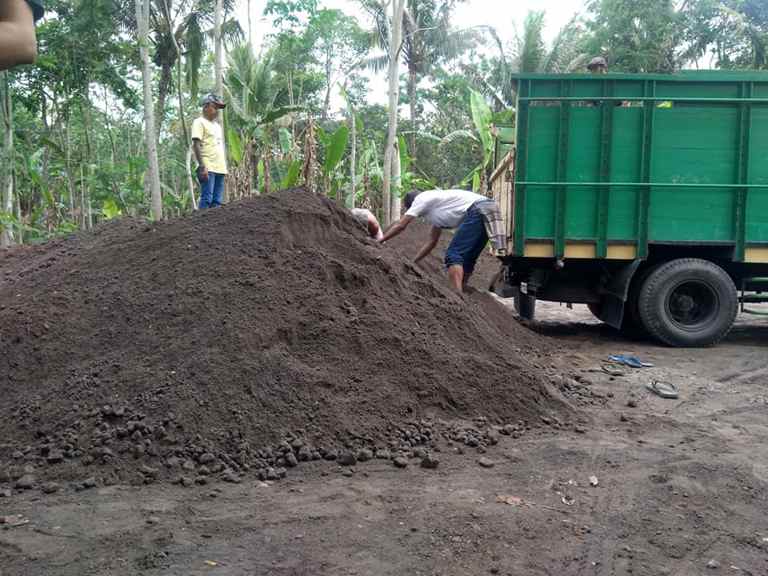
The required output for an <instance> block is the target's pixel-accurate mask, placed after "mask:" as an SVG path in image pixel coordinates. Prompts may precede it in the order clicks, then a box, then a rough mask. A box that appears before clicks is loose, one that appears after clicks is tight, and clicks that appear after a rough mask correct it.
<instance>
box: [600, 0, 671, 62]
mask: <svg viewBox="0 0 768 576" xmlns="http://www.w3.org/2000/svg"><path fill="white" fill-rule="evenodd" d="M587 7H588V9H589V11H590V12H591V13H592V14H593V17H592V18H591V19H590V20H589V22H588V29H589V30H590V31H591V33H592V37H591V39H590V41H589V48H590V50H591V53H593V54H595V55H603V56H605V57H606V59H607V60H608V64H609V67H610V68H611V70H612V71H614V72H618V71H621V72H672V71H673V70H676V69H678V68H679V67H680V66H681V64H682V62H681V60H680V43H681V40H682V38H683V37H684V34H683V27H682V24H683V19H682V18H681V16H680V14H679V13H678V12H677V11H676V10H675V3H674V2H673V0H643V2H634V1H630V0H591V1H590V2H589V3H588V4H587Z"/></svg>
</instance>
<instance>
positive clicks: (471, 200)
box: [381, 190, 506, 292]
mask: <svg viewBox="0 0 768 576" xmlns="http://www.w3.org/2000/svg"><path fill="white" fill-rule="evenodd" d="M404 204H405V209H406V212H405V215H404V216H403V217H402V218H401V219H400V220H399V221H398V222H397V223H395V224H393V225H392V226H391V227H390V228H389V230H387V232H386V234H384V238H382V240H381V241H382V242H386V241H388V240H390V239H392V238H394V237H395V236H397V235H398V234H400V233H402V232H403V231H404V230H405V229H406V228H407V227H408V225H409V224H410V223H411V222H413V220H415V219H416V218H423V219H424V220H426V221H427V222H429V223H430V224H431V225H432V231H431V233H430V238H429V240H428V241H427V243H426V244H425V245H424V246H423V247H422V248H421V250H420V251H419V253H418V255H417V256H416V262H417V263H418V262H420V261H421V260H423V259H424V258H426V257H427V256H428V255H429V254H430V253H431V252H432V250H433V249H434V248H435V246H437V243H438V241H439V240H440V236H441V234H442V232H443V230H444V229H446V228H448V229H451V228H456V229H457V231H456V233H455V234H454V236H453V240H451V243H450V245H449V246H448V249H447V250H446V252H445V266H446V268H447V270H448V280H449V282H450V283H451V286H452V287H453V288H454V289H455V290H456V291H457V292H462V291H463V290H464V289H465V288H466V285H467V282H468V281H469V278H470V277H471V276H472V272H473V271H474V269H475V263H476V262H477V259H478V258H479V257H480V254H481V253H482V251H483V248H485V245H486V244H487V243H488V240H489V239H490V240H491V242H492V243H493V246H494V248H495V249H496V251H497V254H503V251H504V250H505V249H506V238H505V234H504V226H503V221H502V219H501V211H500V210H499V205H498V204H497V203H496V202H495V201H494V200H491V199H489V198H486V197H485V196H481V195H480V194H475V193H474V192H468V191H466V190H429V191H426V192H418V191H414V192H409V193H408V194H406V196H405V201H404Z"/></svg>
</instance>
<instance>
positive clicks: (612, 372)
mask: <svg viewBox="0 0 768 576" xmlns="http://www.w3.org/2000/svg"><path fill="white" fill-rule="evenodd" d="M600 369H601V370H602V371H603V372H605V373H606V374H608V375H609V376H626V375H627V374H629V372H628V371H627V370H625V369H624V368H622V367H621V365H619V364H603V365H602V366H600Z"/></svg>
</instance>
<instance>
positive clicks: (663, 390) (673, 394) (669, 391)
mask: <svg viewBox="0 0 768 576" xmlns="http://www.w3.org/2000/svg"><path fill="white" fill-rule="evenodd" d="M645 387H646V388H648V390H650V391H651V392H653V393H654V394H656V396H659V397H661V398H665V399H667V400H677V399H678V398H680V393H679V392H678V390H677V386H675V385H674V384H671V383H670V382H662V381H661V380H654V381H653V382H649V383H648V384H646V385H645Z"/></svg>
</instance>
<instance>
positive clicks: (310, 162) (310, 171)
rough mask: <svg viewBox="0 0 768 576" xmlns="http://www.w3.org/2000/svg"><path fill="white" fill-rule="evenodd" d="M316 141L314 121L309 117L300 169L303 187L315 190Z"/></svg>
mask: <svg viewBox="0 0 768 576" xmlns="http://www.w3.org/2000/svg"><path fill="white" fill-rule="evenodd" d="M316 155H317V142H316V141H315V123H314V121H313V120H312V118H311V117H310V118H309V122H308V123H307V130H306V134H305V135H304V166H303V167H302V169H301V176H302V180H303V181H304V187H305V188H306V189H307V190H309V191H310V192H315V175H316V173H317V170H316Z"/></svg>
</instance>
